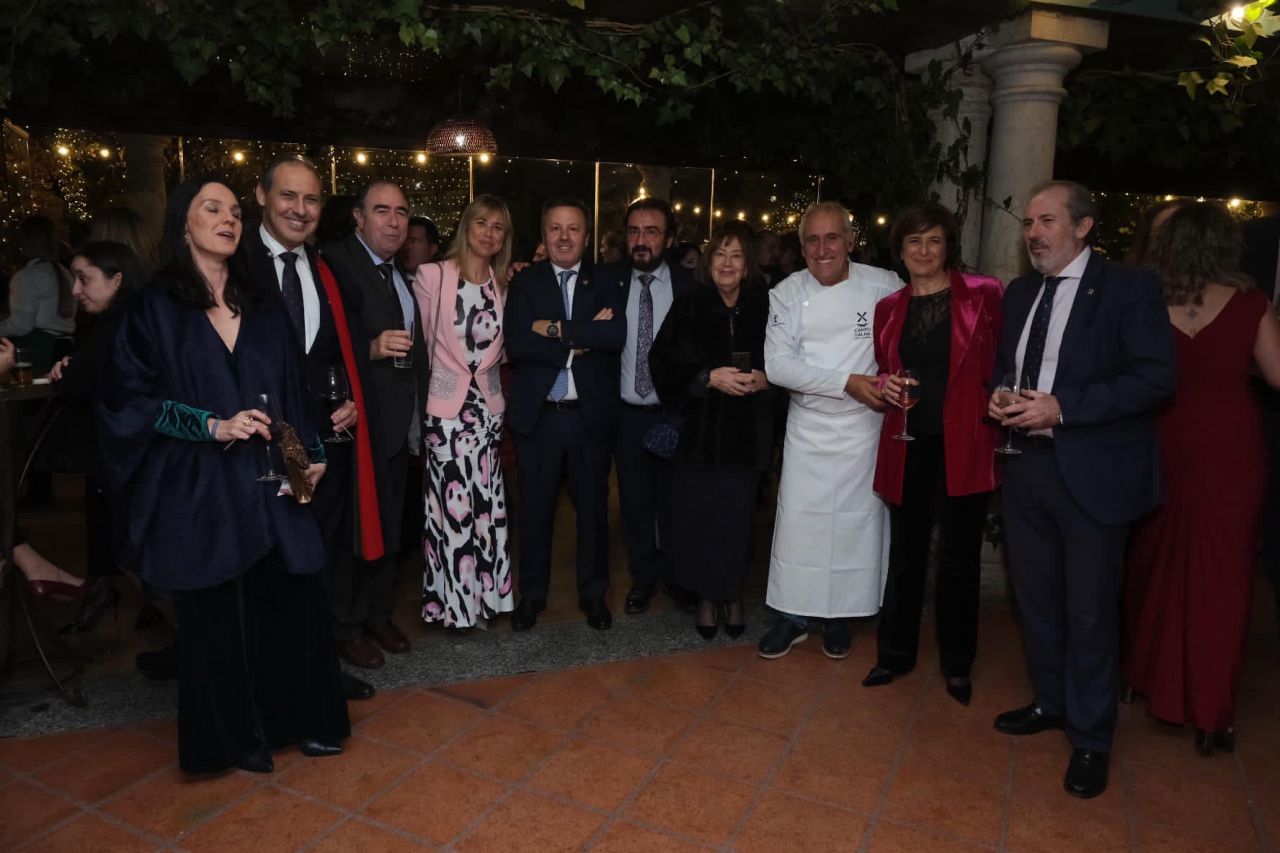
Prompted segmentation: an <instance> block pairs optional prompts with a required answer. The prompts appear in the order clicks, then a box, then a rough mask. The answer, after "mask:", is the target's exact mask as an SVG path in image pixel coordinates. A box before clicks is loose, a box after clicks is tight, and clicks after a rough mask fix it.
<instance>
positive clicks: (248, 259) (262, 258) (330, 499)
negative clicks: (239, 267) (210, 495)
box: [240, 155, 381, 699]
mask: <svg viewBox="0 0 1280 853" xmlns="http://www.w3.org/2000/svg"><path fill="white" fill-rule="evenodd" d="M256 194H257V199H258V204H259V205H260V206H261V207H262V224H261V225H259V226H258V227H257V228H255V229H249V230H247V231H246V233H245V235H244V239H242V240H241V241H240V253H241V257H243V258H244V261H245V264H246V266H247V267H248V270H249V274H250V275H251V276H252V277H253V280H254V282H255V283H256V284H257V285H258V287H259V288H260V289H261V291H262V293H263V295H264V296H265V297H266V298H268V299H273V300H276V299H278V300H280V302H281V303H282V304H283V305H284V308H285V313H286V314H287V315H288V316H289V320H290V324H291V325H292V326H293V329H294V332H295V335H296V338H297V342H298V346H300V347H302V349H303V352H304V353H306V362H305V363H306V372H307V384H308V387H309V388H310V389H311V393H312V395H313V399H314V401H315V406H316V416H317V420H316V422H317V423H325V422H326V421H328V422H330V423H331V425H332V428H331V431H332V433H333V434H335V435H336V434H344V435H350V434H352V433H353V431H355V430H357V428H358V424H359V420H360V419H359V416H358V413H357V408H356V403H355V401H354V400H347V402H345V403H343V404H342V405H341V406H340V407H338V408H337V409H336V410H334V411H332V413H331V412H330V410H329V409H328V408H327V407H326V406H325V405H324V403H323V401H322V399H321V397H320V394H321V393H322V392H323V389H324V387H325V380H326V378H327V374H328V371H329V369H330V368H331V367H337V368H339V369H341V370H343V371H344V373H346V372H348V370H347V365H346V364H345V362H344V355H343V352H342V344H341V337H342V336H347V337H348V338H350V336H351V335H352V333H353V328H352V324H353V323H356V324H357V325H356V327H355V329H354V332H355V336H354V337H355V340H361V339H362V338H363V330H362V329H360V328H359V326H358V317H359V313H358V308H357V306H358V304H359V300H358V298H356V297H355V296H354V295H353V294H350V293H343V294H341V295H340V296H339V299H340V300H341V302H342V305H341V306H339V309H340V311H339V312H335V309H334V306H333V305H331V304H330V298H329V294H328V293H327V292H326V289H325V287H324V286H323V281H322V278H321V273H320V268H319V265H318V261H319V254H318V253H317V252H316V250H315V249H313V248H312V247H311V246H309V245H307V240H309V239H310V238H311V236H312V235H313V234H314V233H315V230H316V225H317V224H318V223H319V221H320V209H321V206H322V204H323V203H324V197H323V191H322V189H321V183H320V175H319V173H318V172H317V171H316V168H315V166H314V164H312V163H311V162H310V161H309V160H306V159H305V158H302V157H297V156H294V155H286V156H281V157H277V158H275V159H274V160H272V161H271V163H270V164H269V165H268V166H267V168H266V170H265V171H264V172H263V173H262V178H261V180H260V181H259V183H258V187H257V191H256ZM338 313H341V315H342V317H343V319H344V320H345V326H344V327H342V328H340V327H339V324H338V321H337V314H338ZM353 355H354V359H355V367H356V374H357V377H364V376H367V372H368V371H367V368H368V359H367V358H365V357H363V356H364V355H365V353H364V351H363V348H360V349H358V350H356V351H355V352H354V353H353ZM322 434H324V433H323V431H322ZM353 445H354V442H343V443H337V444H334V443H328V444H326V445H325V456H326V458H327V460H328V464H329V467H328V470H327V471H326V475H325V477H324V478H323V479H321V481H320V484H319V486H317V487H316V492H315V495H314V496H313V497H312V500H311V510H312V512H314V513H315V516H316V521H317V522H319V526H320V531H321V533H322V534H323V536H324V539H325V557H326V562H327V565H326V567H325V577H326V579H328V581H329V582H330V584H331V585H332V582H333V579H334V577H335V575H343V576H346V575H349V572H350V569H349V568H347V566H349V565H350V563H351V561H352V560H353V559H354V557H353V550H355V549H361V550H362V552H363V548H368V547H374V548H376V549H377V550H380V549H381V535H380V533H377V531H359V532H357V531H358V527H359V523H360V522H359V518H360V513H359V512H357V511H354V507H353V502H354V501H356V500H358V499H359V497H360V492H359V490H358V488H357V487H356V484H355V482H354V481H353V477H354V475H355V469H354V465H355V460H354V458H353V452H352V450H353ZM368 476H369V477H370V478H371V479H372V477H373V475H372V472H369V475H368ZM363 497H364V499H365V500H372V501H374V503H375V504H376V494H375V495H368V494H365V495H364V496H363ZM361 534H363V535H361ZM375 539H376V541H374V540H375ZM339 564H341V565H343V567H344V568H342V569H337V566H338V565H339ZM343 687H344V689H345V691H346V694H347V698H348V699H368V698H371V697H372V696H373V695H374V689H373V686H372V685H370V684H368V683H367V682H365V681H361V680H360V679H358V678H355V677H354V676H352V675H351V674H350V673H347V672H343Z"/></svg>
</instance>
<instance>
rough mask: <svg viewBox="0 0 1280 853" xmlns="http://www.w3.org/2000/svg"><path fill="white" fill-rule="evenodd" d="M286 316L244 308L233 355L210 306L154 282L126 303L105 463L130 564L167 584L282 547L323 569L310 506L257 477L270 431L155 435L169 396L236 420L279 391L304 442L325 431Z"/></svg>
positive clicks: (108, 406)
mask: <svg viewBox="0 0 1280 853" xmlns="http://www.w3.org/2000/svg"><path fill="white" fill-rule="evenodd" d="M302 364H303V362H302V353H301V350H300V349H299V347H298V345H297V344H296V342H295V341H294V336H293V335H292V334H291V333H290V329H289V326H288V319H287V318H286V316H285V314H284V313H283V312H282V311H280V310H279V309H278V308H275V307H272V306H270V305H267V306H265V307H260V308H256V309H252V308H251V309H249V310H246V311H245V312H244V313H243V314H242V315H241V322H240V333H239V337H238V338H237V340H236V343H235V352H234V354H233V353H231V352H230V351H228V350H227V348H226V346H225V345H224V344H223V342H222V339H221V338H220V337H219V336H218V333H217V331H216V330H215V329H214V327H213V324H212V323H211V322H210V321H209V318H208V317H207V316H206V315H205V312H204V310H203V309H200V308H191V307H187V306H183V305H181V304H180V303H178V302H177V301H176V300H174V299H173V298H172V297H171V296H169V294H168V293H167V292H166V291H165V290H164V288H163V286H162V284H161V283H160V282H152V283H151V285H149V286H148V287H147V289H146V290H145V291H143V292H142V293H141V294H139V296H138V298H137V299H136V300H134V301H133V303H132V304H131V305H130V306H129V307H128V309H127V312H126V314H125V316H124V318H123V320H122V322H121V324H120V329H119V330H118V332H117V334H116V338H115V344H114V346H113V348H112V351H111V362H110V364H109V365H108V368H107V370H108V372H107V374H106V375H105V376H104V382H103V387H102V391H101V396H100V399H99V402H98V420H99V430H100V438H101V442H102V450H103V457H104V458H103V461H104V465H105V469H106V475H107V480H108V484H109V486H110V488H111V491H112V498H113V505H114V507H115V509H116V516H115V517H116V523H117V524H120V525H124V526H125V529H124V531H122V533H123V536H122V539H123V544H122V546H121V551H122V553H120V554H119V555H118V558H119V562H120V564H121V565H123V566H126V567H128V568H130V569H132V570H135V571H137V572H138V573H139V574H140V575H141V576H142V578H143V579H144V580H146V581H147V582H148V583H150V584H151V585H153V586H155V587H158V588H160V589H166V590H193V589H207V588H210V587H213V586H217V585H218V584H221V583H224V582H226V581H229V580H232V579H234V578H236V577H239V576H240V575H242V574H244V573H245V572H246V571H248V570H249V568H250V567H252V566H253V565H254V564H255V563H257V562H258V561H259V560H261V559H262V558H263V557H265V556H266V555H267V554H269V553H270V552H271V551H272V550H273V549H277V548H278V549H279V550H280V555H281V557H282V560H283V562H284V565H285V568H286V569H287V570H288V571H289V572H292V573H294V574H311V573H314V572H319V571H321V570H322V569H323V567H324V548H323V544H322V542H321V538H320V531H319V528H318V527H317V526H316V522H315V520H314V519H313V518H312V515H311V513H310V512H309V511H308V510H307V508H306V507H305V506H301V505H299V504H298V503H297V501H296V500H294V498H292V497H289V496H287V495H284V496H277V494H276V492H277V486H278V484H276V483H259V482H257V477H258V476H259V475H260V474H261V473H262V472H263V470H264V468H265V451H264V446H263V442H262V440H261V439H254V440H252V441H247V442H246V441H238V442H235V443H234V444H233V445H231V446H230V447H228V448H226V449H225V450H224V445H222V444H220V443H217V442H213V441H192V440H184V439H179V438H172V437H170V436H167V435H163V434H161V433H158V432H156V429H155V425H156V419H157V416H158V415H159V414H160V411H161V407H162V406H163V404H164V402H165V401H166V400H172V401H174V402H177V403H182V404H185V405H187V406H191V407H193V408H196V409H203V410H206V411H210V412H212V413H213V414H214V415H215V416H216V417H220V418H226V417H231V416H232V415H234V414H235V413H236V412H238V411H241V410H243V409H249V408H257V405H256V403H255V402H254V401H255V398H256V395H257V394H259V393H263V392H265V393H268V394H271V396H272V399H273V400H274V401H276V403H277V405H278V406H279V407H280V409H281V411H282V412H283V414H284V418H285V420H286V421H288V422H289V423H290V424H291V425H292V426H293V427H294V428H295V429H297V431H298V437H299V438H300V439H301V440H302V443H303V444H304V445H305V446H308V447H310V446H314V445H315V443H316V427H315V423H314V416H313V414H312V412H311V408H310V404H309V403H308V401H307V395H306V385H305V379H304V372H303V366H302Z"/></svg>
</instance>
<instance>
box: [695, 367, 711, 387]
mask: <svg viewBox="0 0 1280 853" xmlns="http://www.w3.org/2000/svg"><path fill="white" fill-rule="evenodd" d="M698 384H699V385H701V386H703V387H704V388H705V387H707V386H709V385H710V384H711V371H710V370H702V371H699V372H698Z"/></svg>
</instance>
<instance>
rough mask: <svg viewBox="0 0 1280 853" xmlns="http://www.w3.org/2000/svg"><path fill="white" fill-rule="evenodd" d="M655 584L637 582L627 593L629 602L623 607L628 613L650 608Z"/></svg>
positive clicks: (642, 611) (641, 611)
mask: <svg viewBox="0 0 1280 853" xmlns="http://www.w3.org/2000/svg"><path fill="white" fill-rule="evenodd" d="M653 590H654V586H653V584H639V583H638V584H636V585H635V586H633V587H631V591H630V592H628V593H627V602H626V605H625V606H624V607H623V609H624V610H625V611H627V612H628V613H630V614H632V615H635V614H637V613H644V612H645V611H646V610H648V609H649V599H651V598H653Z"/></svg>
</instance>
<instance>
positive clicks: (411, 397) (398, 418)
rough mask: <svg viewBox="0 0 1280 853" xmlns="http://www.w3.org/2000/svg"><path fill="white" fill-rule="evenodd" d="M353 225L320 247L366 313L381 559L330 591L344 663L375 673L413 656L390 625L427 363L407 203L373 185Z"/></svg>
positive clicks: (389, 188)
mask: <svg viewBox="0 0 1280 853" xmlns="http://www.w3.org/2000/svg"><path fill="white" fill-rule="evenodd" d="M352 217H353V218H354V219H355V224H356V230H355V231H354V232H353V233H351V234H349V235H347V236H346V237H344V238H343V239H342V240H339V241H338V242H336V243H332V244H330V245H328V246H325V247H323V248H322V249H321V254H322V255H323V256H324V259H325V261H327V262H328V264H329V265H330V266H331V267H332V268H333V271H334V273H335V274H336V275H337V277H338V281H340V282H342V283H343V285H344V286H345V287H347V288H350V289H352V290H354V291H356V292H358V293H359V294H360V298H361V300H362V303H363V304H362V306H361V308H362V315H363V320H364V329H363V335H362V337H363V345H364V346H365V347H367V348H368V355H369V359H370V362H371V364H370V369H369V380H370V381H369V388H368V389H367V396H368V398H369V409H370V410H371V412H372V413H373V414H372V415H371V418H370V420H371V421H372V423H371V424H370V425H369V430H370V435H371V437H372V439H373V452H374V453H375V454H378V456H379V462H381V463H382V464H384V465H385V466H386V477H385V479H384V482H383V483H382V484H380V487H381V488H380V494H381V495H382V497H383V498H384V500H383V501H381V506H382V538H383V543H384V545H385V547H386V554H385V555H384V556H383V557H382V558H381V559H379V560H375V561H369V562H365V563H363V564H362V565H359V566H356V567H355V568H354V570H353V571H352V572H351V576H350V578H348V579H346V583H345V585H343V586H342V587H340V588H339V589H337V590H336V597H335V611H336V612H335V616H336V618H337V622H338V632H339V633H338V637H339V643H340V645H339V652H340V653H341V655H342V658H343V660H345V661H346V662H347V663H349V664H351V665H352V666H359V667H364V668H367V669H376V668H378V667H380V666H382V665H383V663H384V662H385V659H384V658H383V655H382V652H383V651H386V652H391V653H395V654H399V653H401V652H405V651H408V649H409V639H408V638H407V637H406V636H405V635H404V633H403V632H401V630H400V629H399V628H397V627H396V626H395V625H394V624H392V622H391V604H392V599H393V587H394V582H395V574H396V569H397V567H398V565H399V557H400V541H401V535H400V528H401V521H402V519H403V516H404V500H405V489H406V488H407V486H408V481H409V456H410V454H411V453H414V454H416V451H417V442H418V441H419V439H420V436H421V428H420V425H419V416H418V412H419V408H418V403H417V401H418V400H420V399H425V398H426V392H427V353H426V349H425V346H424V345H423V341H422V334H421V332H420V331H419V330H420V329H421V327H422V323H421V319H420V318H419V316H418V306H417V301H416V300H415V299H414V298H413V295H412V292H411V290H410V288H409V285H408V283H407V282H406V281H405V279H404V276H403V275H402V274H401V273H400V271H399V270H398V269H396V264H395V258H396V253H397V252H398V251H400V248H401V247H402V246H403V245H404V242H405V238H406V237H407V236H408V233H409V203H408V201H407V200H406V199H405V196H404V193H403V192H402V191H401V190H400V187H398V186H396V185H395V184H394V183H392V182H390V181H374V182H372V183H370V184H369V185H367V186H366V187H364V188H363V189H362V190H361V191H360V193H359V195H358V196H356V205H355V208H354V210H353V211H352ZM339 581H340V582H341V579H339Z"/></svg>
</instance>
